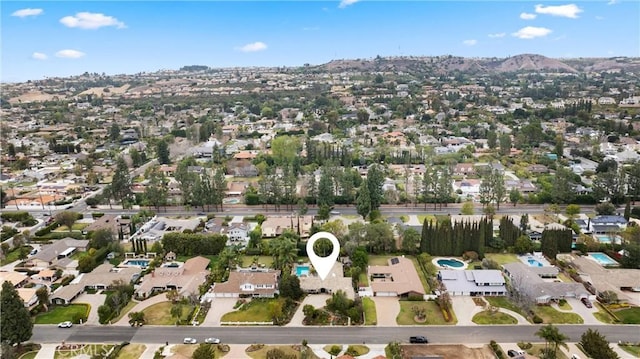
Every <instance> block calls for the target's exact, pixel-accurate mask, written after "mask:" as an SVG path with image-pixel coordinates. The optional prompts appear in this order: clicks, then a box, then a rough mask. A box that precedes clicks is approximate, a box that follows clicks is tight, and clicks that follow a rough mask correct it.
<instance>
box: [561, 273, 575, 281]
mask: <svg viewBox="0 0 640 359" xmlns="http://www.w3.org/2000/svg"><path fill="white" fill-rule="evenodd" d="M558 279H560V280H561V281H563V282H566V283H572V282H573V279H571V278H570V277H569V276H567V275H566V274H564V273H558Z"/></svg>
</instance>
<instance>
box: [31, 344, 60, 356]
mask: <svg viewBox="0 0 640 359" xmlns="http://www.w3.org/2000/svg"><path fill="white" fill-rule="evenodd" d="M57 346H58V344H42V347H41V348H40V350H39V351H38V354H36V357H35V359H53V357H54V354H55V352H56V347H57Z"/></svg>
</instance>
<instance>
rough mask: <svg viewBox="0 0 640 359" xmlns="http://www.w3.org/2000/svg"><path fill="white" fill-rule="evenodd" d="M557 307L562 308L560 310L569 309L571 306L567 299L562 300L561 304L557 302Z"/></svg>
mask: <svg viewBox="0 0 640 359" xmlns="http://www.w3.org/2000/svg"><path fill="white" fill-rule="evenodd" d="M558 307H559V308H560V309H562V310H571V309H573V308H572V307H571V304H569V302H567V301H564V302H563V303H562V304H558Z"/></svg>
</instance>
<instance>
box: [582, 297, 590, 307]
mask: <svg viewBox="0 0 640 359" xmlns="http://www.w3.org/2000/svg"><path fill="white" fill-rule="evenodd" d="M580 301H581V302H582V304H584V306H585V307H587V308H593V305H592V304H591V302H590V301H589V299H588V298H582V299H580Z"/></svg>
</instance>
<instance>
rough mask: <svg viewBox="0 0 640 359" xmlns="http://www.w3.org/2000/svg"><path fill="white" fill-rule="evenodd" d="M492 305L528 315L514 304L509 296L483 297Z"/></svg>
mask: <svg viewBox="0 0 640 359" xmlns="http://www.w3.org/2000/svg"><path fill="white" fill-rule="evenodd" d="M483 298H484V299H485V300H486V301H487V302H489V304H490V305H492V306H494V307H500V308H505V309H509V310H511V311H514V312H516V313H518V314H520V315H522V316H523V317H525V318H526V317H527V315H525V313H523V312H522V310H521V309H520V308H518V306H516V305H515V304H513V303H512V302H511V301H510V300H509V299H507V297H483Z"/></svg>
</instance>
